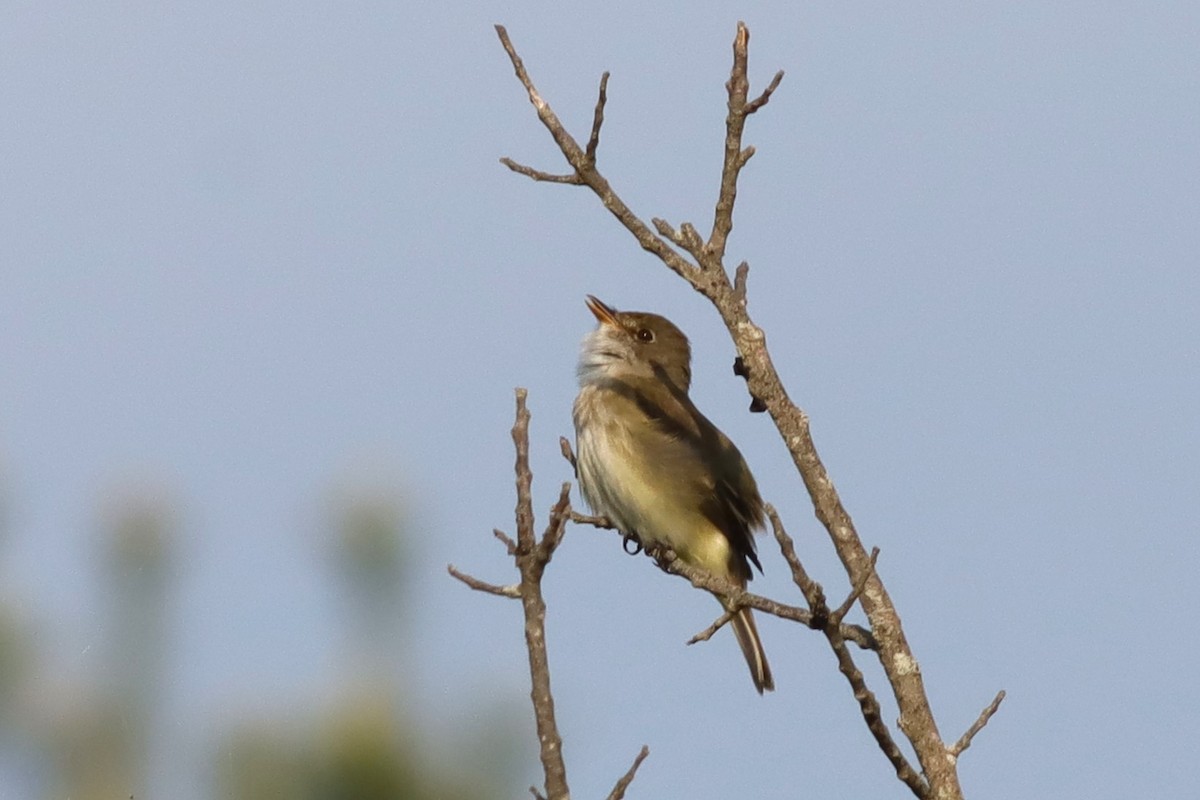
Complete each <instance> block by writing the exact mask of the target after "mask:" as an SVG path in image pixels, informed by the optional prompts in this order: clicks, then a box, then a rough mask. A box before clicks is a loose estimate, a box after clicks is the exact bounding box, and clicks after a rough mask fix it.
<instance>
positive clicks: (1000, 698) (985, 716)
mask: <svg viewBox="0 0 1200 800" xmlns="http://www.w3.org/2000/svg"><path fill="white" fill-rule="evenodd" d="M1005 696H1006V693H1005V691H1004V690H1003V689H1001V690H1000V691H999V692H997V693H996V698H995V699H994V700H992V702H990V703H988V706H987V708H985V709H984V710H983V711H981V712H980V713H979V718H978V719H976V720H975V721H974V722H973V723H971V727H969V728H967V732H966V733H964V734H963V735H962V736H960V737H959V739H958V741H957V742H955V743H954V746H953V747H951V748H950V755H952V756H954V757H955V758H957V757H958V756H960V755H962V753H963V751H964V750H966V749H967V748H968V747H970V746H971V740H972V739H974V738H975V734H977V733H979V732H980V731H981V730H983V728H984V726H986V725H987V724H988V720H990V719H991V718H992V715H993V714H995V713H996V712H997V711H999V710H1000V704H1001V703H1003V702H1004V698H1005Z"/></svg>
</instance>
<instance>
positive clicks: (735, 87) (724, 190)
mask: <svg viewBox="0 0 1200 800" xmlns="http://www.w3.org/2000/svg"><path fill="white" fill-rule="evenodd" d="M749 46H750V29H749V28H747V27H746V23H744V22H738V26H737V35H736V36H734V39H733V68H732V69H731V70H730V72H729V81H728V82H727V83H726V84H725V89H726V91H727V92H728V94H729V103H728V108H729V112H728V114H727V115H726V117H725V160H724V165H723V166H722V167H721V190H720V192H719V193H718V195H717V205H716V209H715V210H714V213H713V228H712V233H711V234H710V235H709V237H708V244H707V245H705V252H706V256H707V257H706V258H705V259H704V260H703V261H701V263H700V267H701V268H702V269H705V270H712V271H715V270H718V269H719V270H720V271H721V272H722V273H724V271H725V268H724V266H723V265H722V263H721V259H723V258H724V257H725V243H726V242H727V241H728V240H729V234H730V232H732V231H733V205H734V202H735V201H736V200H737V181H738V174H739V173H740V172H741V171H742V167H744V166H745V165H746V162H747V161H749V160H750V157H751V156H753V155H754V148H747V149H746V150H745V151H743V150H742V131H743V130H744V129H745V127H746V117H747V116H749V115H750V114H753V113H754V112H755V111H757V110H758V109H760V108H762V107H763V106H764V105H766V103H767V100H769V99H770V97H771V94H772V93H773V92H774V91H775V89H776V88H777V87H778V86H779V82H780V81H782V80H783V72H782V71H780V72H777V73H776V74H775V78H774V79H773V80H772V81H771V84H770V86H768V87H767V90H766V91H765V92H763V94H762V95H761V96H759V97H757V98H755V100H753V101H752V102H750V103H747V102H746V96H747V94H748V93H749V91H750V79H749V77H748V75H747V71H748V68H749V60H750V47H749Z"/></svg>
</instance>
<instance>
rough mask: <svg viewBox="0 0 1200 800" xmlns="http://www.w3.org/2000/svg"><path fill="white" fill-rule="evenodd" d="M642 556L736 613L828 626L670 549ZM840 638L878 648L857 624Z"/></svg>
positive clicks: (582, 519) (595, 520)
mask: <svg viewBox="0 0 1200 800" xmlns="http://www.w3.org/2000/svg"><path fill="white" fill-rule="evenodd" d="M571 521H572V522H575V523H578V524H582V525H591V526H593V527H595V528H601V529H605V530H614V531H617V534H618V535H620V536H622V537H624V534H623V533H621V531H620V530H618V529H617V528H616V527H614V526H613V525H612V523H610V522H609V521H608V520H607V519H605V518H604V517H589V516H586V515H584V514H579V513H576V512H574V511H572V512H571ZM645 553H646V555H647V556H649V557H650V558H651V559H652V560H653V561H654V562H655V564H656V565H657V566H658V567H659V569H661V570H662V571H663V572H666V573H668V574H670V575H678V576H679V577H681V578H684V579H685V580H687V581H688V582H689V583H691V584H692V586H694V587H696V588H697V589H704V590H705V591H706V592H711V593H712V594H715V595H717V596H718V597H720V598H721V599H723V600H726V601H728V602H729V603H730V604H731V605H732V606H733V609H734V610H735V611H736V610H737V609H739V608H753V609H754V610H755V611H761V612H763V613H764V614H770V615H772V616H775V617H779V618H780V619H786V620H791V621H792V622H799V623H800V624H801V625H803V626H805V627H806V628H811V629H813V630H815V631H819V630H823V629H824V627H825V626H826V624H827V622H826V621H822V620H820V619H817V618H816V617H815V616H814V614H813V613H812V612H811V611H810V610H808V609H806V608H800V607H799V606H791V605H787V604H786V603H780V602H778V601H776V600H772V599H770V598H769V597H763V596H762V595H760V594H754V593H752V592H747V591H746V590H745V589H742V588H741V587H739V586H737V585H736V584H734V583H730V582H729V581H727V580H725V579H723V578H718V577H717V576H715V575H713V574H712V573H710V572H706V571H705V570H703V569H701V568H699V567H696V566H693V565H691V564H689V563H687V562H686V561H684V560H683V559H681V558H679V557H678V556H676V555H675V553H674V551H672V550H671V549H670V548H667V547H656V546H654V545H651V546H650V547H647V548H645ZM725 616H726V615H722V616H721V617H719V618H718V619H717V621H716V622H714V623H713V624H712V625H710V626H709V628H711V631H709V629H707V628H706V629H705V630H704V631H701V632H700V633H698V634H696V636H694V637H692V639H693V640H694V641H689V642H688V644H694V643H695V642H702V641H706V640H708V639H709V638H711V637H712V635H713V634H715V633H716V632H717V629H718V628H720V627H721V625H723V624H724V622H723V621H722V620H724V619H725ZM726 621H727V620H726ZM841 636H842V638H843V639H844V640H846V641H848V642H853V643H854V644H856V645H858V646H859V647H860V648H861V649H863V650H874V649H876V647H877V645H876V643H875V638H874V636H873V635H872V633H871V631H869V630H867V629H866V628H863V627H861V626H859V625H846V624H843V625H842V626H841Z"/></svg>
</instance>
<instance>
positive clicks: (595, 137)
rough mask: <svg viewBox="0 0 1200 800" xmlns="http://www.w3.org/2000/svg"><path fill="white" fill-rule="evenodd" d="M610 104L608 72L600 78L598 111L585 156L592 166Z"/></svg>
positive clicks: (595, 114)
mask: <svg viewBox="0 0 1200 800" xmlns="http://www.w3.org/2000/svg"><path fill="white" fill-rule="evenodd" d="M607 102H608V72H607V71H606V72H605V73H604V74H603V75H601V76H600V94H599V96H598V97H597V98H596V110H595V111H594V112H592V134H591V136H589V137H588V143H587V149H586V150H585V151H584V155H586V156H587V160H588V161H589V162H591V163H592V164H595V163H596V148H598V147H599V146H600V128H601V127H602V126H603V125H604V104H605V103H607Z"/></svg>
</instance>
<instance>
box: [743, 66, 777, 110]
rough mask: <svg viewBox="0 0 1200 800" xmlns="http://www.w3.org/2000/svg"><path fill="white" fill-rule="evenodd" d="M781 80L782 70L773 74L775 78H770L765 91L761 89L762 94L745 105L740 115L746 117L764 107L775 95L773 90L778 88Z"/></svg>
mask: <svg viewBox="0 0 1200 800" xmlns="http://www.w3.org/2000/svg"><path fill="white" fill-rule="evenodd" d="M782 80H783V70H779V72H776V73H775V77H774V78H771V83H770V85H769V86H767V88H766V89H763V93H762V94H760V95H759V96H758V97H756V98H754V99H753V100H751V101H750V102H749V103H746V105H745V107H744V108H743V109H742V113H743V114H745V115H746V116H749V115H751V114H753V113H754V112H755V111H758V110H759V109H760V108H762V107H763V106H765V105H766V104H767V101H769V100H770V99H771V95H773V94H775V90H776V89H778V88H779V83H780V81H782Z"/></svg>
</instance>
